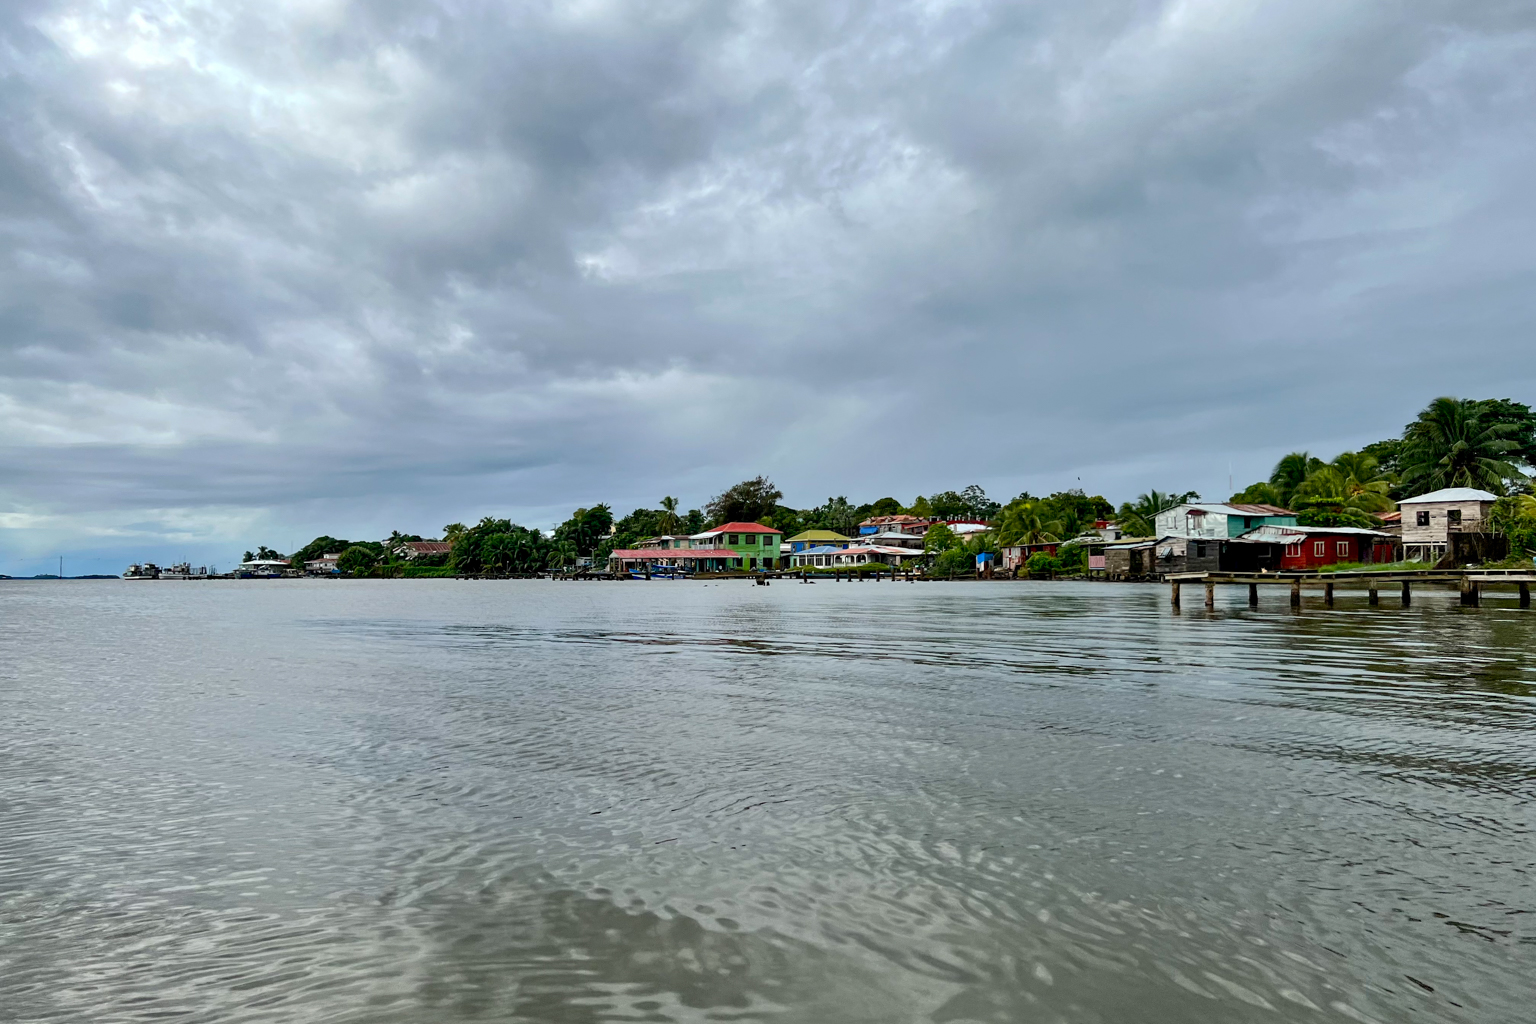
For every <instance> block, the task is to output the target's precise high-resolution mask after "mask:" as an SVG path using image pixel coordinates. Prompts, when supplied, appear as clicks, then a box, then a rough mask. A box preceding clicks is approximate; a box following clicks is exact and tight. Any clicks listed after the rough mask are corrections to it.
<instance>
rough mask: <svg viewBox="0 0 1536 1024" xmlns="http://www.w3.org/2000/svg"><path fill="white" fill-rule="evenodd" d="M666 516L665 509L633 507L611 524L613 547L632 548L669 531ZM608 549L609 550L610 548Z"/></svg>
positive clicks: (557, 536) (558, 537)
mask: <svg viewBox="0 0 1536 1024" xmlns="http://www.w3.org/2000/svg"><path fill="white" fill-rule="evenodd" d="M666 516H667V513H666V511H665V510H662V511H660V512H658V511H656V510H654V509H649V508H637V509H635V510H634V511H633V512H631V513H630V514H629V515H627V516H625V517H624V518H623V519H620V520H619V521H618V522H616V523H614V524H613V547H614V548H634V547H637V546H639V544H640V542H641V541H644V540H649V539H650V538H652V537H659V536H661V535H662V534H664V533H668V532H669V531H668V530H667V529H666ZM556 539H557V540H559V539H561V538H560V533H559V531H558V530H557V531H556ZM609 550H610V551H611V550H612V548H610V549H609ZM604 554H605V555H606V554H607V552H604Z"/></svg>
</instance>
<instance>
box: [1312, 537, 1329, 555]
mask: <svg viewBox="0 0 1536 1024" xmlns="http://www.w3.org/2000/svg"><path fill="white" fill-rule="evenodd" d="M1327 553H1328V542H1327V541H1325V540H1315V541H1313V542H1312V554H1314V555H1316V556H1317V557H1318V558H1322V557H1323V556H1324V555H1325V554H1327Z"/></svg>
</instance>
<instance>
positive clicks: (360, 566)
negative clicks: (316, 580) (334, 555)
mask: <svg viewBox="0 0 1536 1024" xmlns="http://www.w3.org/2000/svg"><path fill="white" fill-rule="evenodd" d="M378 560H379V556H378V553H377V552H375V551H372V550H370V549H369V548H366V547H364V546H363V545H361V544H354V545H352V546H351V547H349V548H347V549H346V550H345V551H343V552H342V553H341V557H340V558H339V559H337V560H336V568H338V569H340V570H341V571H342V572H344V573H348V574H349V575H361V574H363V573H366V572H368V571H369V570H370V569H372V568H373V567H374V565H375V563H377V562H378Z"/></svg>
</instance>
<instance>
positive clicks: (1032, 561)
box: [1024, 551, 1061, 579]
mask: <svg viewBox="0 0 1536 1024" xmlns="http://www.w3.org/2000/svg"><path fill="white" fill-rule="evenodd" d="M1024 571H1025V572H1027V573H1029V575H1031V576H1033V577H1035V578H1036V579H1042V578H1044V579H1049V578H1050V577H1052V576H1055V575H1056V574H1057V573H1059V572H1061V559H1059V558H1057V557H1056V556H1054V555H1048V554H1046V553H1045V552H1044V551H1036V552H1035V553H1034V554H1032V555H1030V556H1029V560H1028V561H1027V562H1025V563H1024Z"/></svg>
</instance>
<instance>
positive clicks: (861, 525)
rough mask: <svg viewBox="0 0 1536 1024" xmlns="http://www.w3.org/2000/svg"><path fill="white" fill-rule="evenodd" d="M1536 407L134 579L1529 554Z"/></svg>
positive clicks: (1209, 563) (837, 569) (1092, 568)
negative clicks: (1060, 474) (1102, 489)
mask: <svg viewBox="0 0 1536 1024" xmlns="http://www.w3.org/2000/svg"><path fill="white" fill-rule="evenodd" d="M1533 466H1536V414H1533V413H1532V412H1531V409H1530V407H1529V406H1527V405H1524V404H1521V403H1517V402H1513V401H1510V400H1507V399H1488V400H1469V399H1453V398H1440V399H1436V400H1435V401H1434V402H1432V403H1431V404H1430V406H1429V407H1428V408H1426V409H1425V410H1424V411H1423V412H1421V413H1420V414H1419V417H1418V418H1417V419H1416V420H1414V421H1413V422H1411V423H1409V424H1408V425H1407V426H1406V427H1405V428H1404V430H1403V433H1402V436H1401V438H1394V439H1390V440H1387V441H1382V442H1378V443H1376V444H1372V445H1367V446H1365V447H1364V448H1362V449H1361V450H1359V451H1355V452H1343V453H1341V454H1339V455H1337V456H1336V457H1334V458H1333V459H1332V460H1330V461H1327V462H1325V461H1323V460H1322V459H1319V458H1315V457H1313V456H1311V455H1309V454H1308V453H1306V452H1295V453H1292V454H1290V455H1287V456H1285V457H1284V458H1283V459H1281V460H1280V462H1279V463H1278V464H1277V465H1276V466H1275V468H1274V471H1273V472H1272V473H1271V475H1270V477H1269V479H1268V480H1265V481H1261V482H1258V483H1255V484H1253V485H1251V486H1249V487H1247V488H1245V489H1244V490H1242V491H1239V492H1238V493H1236V494H1234V495H1232V496H1231V497H1230V498H1228V499H1227V500H1225V501H1205V500H1202V499H1201V497H1200V495H1198V494H1196V493H1194V492H1182V493H1163V492H1159V491H1150V492H1148V493H1145V494H1142V495H1139V496H1138V497H1137V498H1136V499H1135V500H1134V501H1129V502H1125V503H1122V504H1121V505H1120V506H1119V507H1118V508H1117V507H1116V506H1114V505H1113V504H1112V503H1111V502H1109V501H1108V500H1106V499H1105V498H1103V497H1102V496H1098V495H1093V496H1089V495H1087V494H1085V493H1084V492H1083V491H1082V490H1078V489H1073V490H1066V491H1059V492H1056V493H1054V494H1051V495H1049V496H1047V497H1043V498H1036V497H1034V496H1033V495H1030V494H1028V493H1024V494H1021V495H1019V496H1018V497H1016V498H1014V499H1013V500H1012V501H1010V502H1008V503H1007V504H1002V503H999V502H996V501H993V500H991V499H989V498H988V497H987V495H986V493H985V491H983V490H982V488H980V487H978V486H975V485H972V486H970V487H967V488H965V489H964V490H961V491H945V492H941V493H938V494H934V495H931V496H928V497H924V496H919V497H918V498H916V499H915V500H914V501H912V502H911V503H910V504H909V505H905V506H904V505H902V504H901V503H900V502H898V501H897V500H896V499H894V498H889V497H888V498H882V499H880V500H878V501H875V502H872V503H869V504H866V505H858V506H855V505H853V504H851V503H850V502H848V501H847V499H846V498H841V497H839V498H830V499H828V500H827V501H826V502H825V503H824V504H822V505H820V506H817V507H815V508H811V509H793V508H789V507H787V506H784V505H782V504H781V503H780V501H781V499H782V497H783V495H782V493H781V492H780V491H779V490H778V488H776V487H775V486H774V485H773V483H772V482H771V481H770V480H768V479H767V478H766V477H762V476H759V477H757V478H755V479H752V480H747V481H743V482H741V483H739V484H736V485H735V486H733V487H730V488H728V489H726V490H725V491H723V492H722V493H721V494H719V495H717V496H716V497H715V498H713V499H712V500H711V501H710V502H708V503H707V504H706V505H705V507H704V508H703V509H694V510H690V511H688V512H680V511H679V508H678V502H677V500H676V499H675V498H670V497H668V498H664V499H663V500H662V501H661V503H660V505H661V507H660V508H657V509H636V510H635V511H633V512H631V513H630V514H629V515H627V516H625V517H623V518H621V519H615V518H614V516H613V513H612V510H611V509H610V508H609V507H608V506H607V505H603V504H598V505H595V506H593V507H591V508H582V509H577V510H576V511H575V512H574V513H573V514H572V516H571V517H570V518H569V519H568V520H566V521H565V522H564V523H562V524H561V525H560V526H558V527H557V528H555V529H554V530H552V531H550V532H548V533H545V532H543V531H539V530H535V529H530V528H527V527H522V526H518V525H516V524H514V523H512V522H510V521H509V520H505V519H495V518H491V517H487V518H485V519H482V520H481V521H480V522H478V523H476V524H475V525H473V526H465V525H463V524H460V523H453V524H449V525H448V526H447V527H445V528H444V529H443V531H442V534H441V536H440V537H435V538H424V537H421V536H419V535H415V534H403V533H400V532H396V533H392V534H391V535H390V536H389V537H388V538H385V539H384V540H381V541H352V540H345V539H340V538H336V537H331V536H321V537H317V538H315V540H313V541H311V542H310V543H309V544H307V545H305V546H304V547H303V548H302V549H300V550H299V551H296V552H294V553H292V554H290V555H283V554H281V553H279V552H277V551H274V550H272V549H271V548H268V547H264V546H263V547H260V548H259V549H258V550H256V551H247V552H246V553H245V557H244V559H243V560H242V561H241V564H240V567H239V569H237V570H236V571H235V572H233V573H224V574H218V573H214V572H210V571H209V570H208V569H207V568H206V567H193V566H191V565H189V564H186V563H182V564H177V565H172V566H165V567H162V566H158V565H155V564H153V563H138V564H135V565H133V566H130V567H129V569H128V571H127V572H126V573H124V576H123V578H125V579H134V580H147V579H159V580H170V579H180V580H191V579H217V578H223V579H229V578H243V579H272V578H332V579H343V578H353V579H355V578H403V579H413V578H415V579H420V578H444V577H458V578H462V577H474V578H486V577H502V578H508V577H532V576H543V577H553V578H571V579H576V578H580V579H595V578H608V579H656V578H666V579H679V578H700V577H720V576H756V577H771V576H773V575H780V574H786V573H788V574H794V575H797V576H805V577H814V576H818V575H828V574H830V575H833V576H836V577H839V578H841V577H847V578H864V577H866V576H870V575H873V576H874V577H875V578H880V577H881V576H882V575H883V576H886V577H888V578H896V577H898V576H900V577H902V578H907V579H975V578H984V579H1029V578H1035V579H1038V578H1063V577H1066V578H1082V579H1099V580H1112V581H1120V580H1143V581H1145V580H1162V579H1165V578H1169V577H1173V576H1177V575H1180V574H1190V573H1232V572H1236V573H1276V572H1287V573H1292V572H1348V571H1351V570H1360V569H1380V570H1398V571H1412V570H1428V569H1442V570H1443V569H1449V568H1453V567H1457V566H1479V567H1484V568H1494V569H1496V568H1500V567H1504V568H1514V567H1525V568H1529V567H1530V566H1531V564H1532V555H1533V554H1536V497H1533V495H1532V490H1533V488H1532V484H1531V479H1532V477H1531V473H1532V467H1533Z"/></svg>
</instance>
